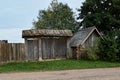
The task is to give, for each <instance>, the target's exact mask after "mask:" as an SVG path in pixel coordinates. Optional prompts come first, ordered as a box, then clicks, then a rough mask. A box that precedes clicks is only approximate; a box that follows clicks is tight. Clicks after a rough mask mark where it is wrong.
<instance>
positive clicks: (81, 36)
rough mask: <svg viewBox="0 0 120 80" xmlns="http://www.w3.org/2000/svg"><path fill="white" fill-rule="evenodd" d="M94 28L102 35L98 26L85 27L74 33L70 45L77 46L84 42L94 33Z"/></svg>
mask: <svg viewBox="0 0 120 80" xmlns="http://www.w3.org/2000/svg"><path fill="white" fill-rule="evenodd" d="M94 30H95V31H96V32H97V33H98V35H99V36H100V37H102V36H101V34H100V33H99V31H98V30H97V28H96V27H89V28H85V29H82V30H79V31H78V32H76V33H75V34H74V35H73V37H72V38H71V41H70V46H71V47H76V46H79V45H82V44H84V42H85V41H86V40H87V38H88V37H89V36H90V35H91V34H92V32H93V31H94Z"/></svg>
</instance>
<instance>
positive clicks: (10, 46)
mask: <svg viewBox="0 0 120 80" xmlns="http://www.w3.org/2000/svg"><path fill="white" fill-rule="evenodd" d="M12 61H25V45H24V44H22V43H0V62H12Z"/></svg>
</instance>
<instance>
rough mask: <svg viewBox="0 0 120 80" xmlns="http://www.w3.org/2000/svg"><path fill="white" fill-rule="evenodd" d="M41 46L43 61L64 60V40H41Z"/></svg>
mask: <svg viewBox="0 0 120 80" xmlns="http://www.w3.org/2000/svg"><path fill="white" fill-rule="evenodd" d="M41 46H42V47H41V48H42V58H43V59H54V58H66V54H67V39H66V38H42V45H41Z"/></svg>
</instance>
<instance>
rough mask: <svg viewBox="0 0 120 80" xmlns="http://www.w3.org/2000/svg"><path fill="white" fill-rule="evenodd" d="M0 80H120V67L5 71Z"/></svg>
mask: <svg viewBox="0 0 120 80" xmlns="http://www.w3.org/2000/svg"><path fill="white" fill-rule="evenodd" d="M0 80H120V68H104V69H83V70H66V71H52V72H29V73H28V72H25V73H23V72H21V73H4V74H0Z"/></svg>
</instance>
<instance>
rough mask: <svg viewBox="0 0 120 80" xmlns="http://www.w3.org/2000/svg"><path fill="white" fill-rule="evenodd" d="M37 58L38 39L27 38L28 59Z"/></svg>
mask: <svg viewBox="0 0 120 80" xmlns="http://www.w3.org/2000/svg"><path fill="white" fill-rule="evenodd" d="M38 59H39V45H38V40H28V60H32V61H34V60H38Z"/></svg>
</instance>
